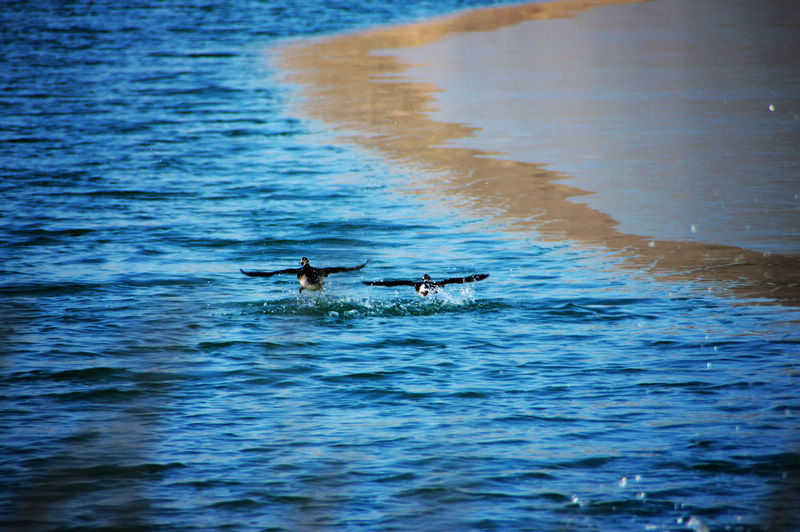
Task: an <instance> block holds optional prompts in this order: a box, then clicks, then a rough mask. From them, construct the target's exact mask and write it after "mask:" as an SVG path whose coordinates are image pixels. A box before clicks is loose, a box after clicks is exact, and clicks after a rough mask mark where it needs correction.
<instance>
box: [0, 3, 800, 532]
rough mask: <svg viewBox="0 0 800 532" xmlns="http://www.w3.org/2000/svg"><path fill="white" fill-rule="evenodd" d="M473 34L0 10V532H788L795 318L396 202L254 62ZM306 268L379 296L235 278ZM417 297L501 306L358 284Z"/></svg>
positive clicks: (379, 168)
mask: <svg viewBox="0 0 800 532" xmlns="http://www.w3.org/2000/svg"><path fill="white" fill-rule="evenodd" d="M479 4H482V3H480V2H475V3H463V2H441V1H437V2H435V3H425V2H416V3H413V2H412V3H411V4H407V3H404V4H403V6H402V7H400V6H395V5H394V3H391V2H385V3H380V2H368V1H364V2H350V3H347V4H342V5H341V6H338V7H331V6H327V7H326V6H313V5H310V4H305V3H297V4H296V5H294V4H288V5H287V4H278V3H270V2H255V1H246V0H242V1H239V0H233V1H227V2H194V3H191V4H187V3H186V2H157V3H156V2H148V1H141V2H133V3H130V4H125V5H123V4H119V3H116V2H86V3H83V2H73V3H69V4H64V3H60V2H52V3H48V2H36V3H30V2H18V3H15V2H6V3H5V4H4V5H3V8H2V9H1V10H0V17H2V20H0V24H2V26H3V28H4V31H3V32H2V34H0V39H2V40H0V42H1V43H2V44H1V45H0V46H2V53H3V57H4V68H3V69H0V79H2V87H3V89H2V92H0V107H2V109H3V116H4V118H3V127H2V129H0V139H2V142H0V164H1V165H2V173H3V179H2V181H1V182H0V191H2V198H3V202H2V204H1V205H0V217H1V218H0V220H2V223H1V224H0V246H2V262H0V268H2V277H1V278H0V294H1V295H0V346H2V347H0V390H2V393H1V394H0V426H2V430H0V478H2V479H3V480H2V484H1V485H2V487H1V488H0V526H2V528H4V529H7V530H65V529H82V530H85V529H98V528H112V529H141V530H222V529H225V530H237V531H238V530H317V529H319V530H470V529H475V530H525V529H527V530H556V529H557V530H705V529H710V530H723V529H726V530H766V529H768V527H770V526H772V528H769V529H770V530H775V529H777V530H781V529H790V526H791V523H796V522H797V515H796V513H793V512H794V511H795V509H796V506H797V500H798V498H797V497H798V494H799V490H798V481H797V479H798V475H799V474H800V470H799V469H798V464H800V453H798V451H797V435H798V434H797V429H798V412H799V411H800V400H799V399H798V394H797V390H798V363H797V361H798V354H800V331H799V330H798V326H797V319H798V314H797V310H796V309H795V308H792V307H790V306H778V305H772V304H770V303H771V302H770V301H768V300H761V301H755V302H756V303H762V304H761V305H754V304H752V303H754V301H753V300H747V301H745V300H741V299H737V298H733V297H731V296H730V295H729V294H728V293H727V290H726V287H725V286H724V285H713V286H711V285H705V284H703V285H700V284H693V283H690V282H686V281H681V282H675V283H663V282H658V283H656V282H654V281H653V280H652V279H651V278H649V277H647V276H645V275H637V274H636V273H635V272H631V271H630V270H621V269H618V268H616V267H615V261H617V260H620V259H619V258H618V257H616V256H615V255H611V254H608V253H605V252H603V251H602V250H598V249H592V248H584V247H581V246H576V245H574V243H572V242H552V241H549V242H543V241H540V240H538V239H537V238H536V235H535V234H532V233H530V234H529V233H525V232H519V231H517V232H510V231H505V230H504V227H503V226H498V225H496V224H495V223H494V222H492V221H491V220H487V219H484V218H481V217H480V216H476V215H474V214H473V213H471V212H469V210H467V209H461V210H459V209H458V208H457V206H456V207H454V206H453V205H451V204H448V205H447V206H446V207H444V206H441V205H440V204H439V203H438V202H437V201H436V199H435V198H433V199H431V198H429V197H424V196H422V195H420V194H412V193H398V191H400V192H402V191H403V185H404V183H405V182H406V181H407V180H408V177H409V176H408V173H407V172H408V171H409V170H408V169H404V168H395V167H393V166H392V165H390V164H388V163H387V162H385V161H382V160H380V159H378V158H377V156H376V155H375V154H372V153H365V152H363V151H360V150H358V149H356V148H353V147H349V146H345V145H340V144H339V143H338V142H334V140H333V138H332V137H330V136H329V133H328V130H327V129H326V128H327V126H326V125H324V124H319V123H313V122H309V121H305V120H301V119H298V118H296V117H293V116H292V115H291V114H290V113H288V112H287V109H288V108H289V102H290V101H291V99H292V97H293V94H292V92H291V88H290V87H286V86H282V85H280V84H279V83H278V82H277V79H278V78H279V74H278V73H277V72H275V71H274V70H273V68H272V67H271V66H270V64H269V62H268V61H266V60H265V57H266V59H268V58H269V50H270V49H271V48H272V47H273V46H275V45H277V44H279V43H281V42H283V40H284V39H286V38H297V37H304V36H309V35H319V34H322V33H331V32H337V31H345V30H354V29H358V28H363V27H367V26H372V25H375V24H383V23H390V22H398V21H408V20H410V19H412V18H418V17H427V16H432V15H436V14H441V13H444V12H447V11H451V10H454V9H457V8H462V7H468V6H470V5H479ZM301 256H308V257H309V258H310V259H311V261H312V263H314V264H316V265H318V266H348V265H355V264H359V263H361V262H362V261H364V260H366V259H370V263H369V264H368V265H367V267H366V268H364V269H363V270H361V271H359V272H354V273H345V274H340V275H336V276H331V277H330V278H329V281H328V288H327V290H326V291H325V292H322V293H317V294H306V293H303V294H299V293H298V284H297V282H296V280H295V279H294V278H293V277H292V276H280V277H274V278H271V279H251V278H246V277H244V276H242V275H241V274H240V273H239V268H245V269H279V268H289V267H295V265H296V264H297V261H298V259H299V258H300V257H301ZM426 272H427V273H430V274H431V275H432V276H434V277H452V276H456V275H462V274H468V273H478V272H485V273H489V274H490V275H491V276H490V278H489V279H488V280H486V281H483V282H480V283H475V284H474V285H465V286H452V287H448V288H447V290H446V291H445V292H444V293H442V294H440V295H438V296H437V297H435V298H431V299H427V300H422V299H419V298H417V297H416V296H415V295H414V294H413V291H412V290H411V289H410V288H406V289H405V290H401V289H399V288H398V289H394V288H381V287H369V286H364V285H362V284H361V283H360V281H362V280H374V279H380V278H404V277H407V278H414V277H417V276H420V275H422V274H423V273H426Z"/></svg>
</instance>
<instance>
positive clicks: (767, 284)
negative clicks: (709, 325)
mask: <svg viewBox="0 0 800 532" xmlns="http://www.w3.org/2000/svg"><path fill="white" fill-rule="evenodd" d="M639 1H640V0H620V1H613V0H564V1H559V2H552V3H546V4H535V3H529V4H521V5H512V6H503V7H488V8H481V9H475V10H469V11H464V12H459V13H456V14H455V15H449V16H445V17H439V18H435V19H431V20H427V21H422V22H418V23H412V24H404V25H399V26H390V27H380V28H377V29H373V30H366V31H361V32H357V33H350V34H340V35H334V36H327V37H322V38H318V39H314V40H312V41H310V42H309V41H302V42H294V43H291V44H289V45H287V46H284V47H282V48H281V49H279V50H277V64H278V65H279V66H280V68H281V69H282V70H283V71H284V72H285V73H286V78H287V80H288V81H289V82H291V83H293V84H296V85H299V87H300V93H301V95H302V96H303V101H302V102H300V103H299V104H298V111H299V112H300V113H301V114H303V115H307V116H308V117H310V118H312V119H315V120H319V121H322V122H325V123H328V124H331V125H333V128H334V131H337V132H338V133H340V134H342V136H343V139H344V140H345V141H346V142H351V143H354V144H357V145H360V146H363V147H365V148H367V149H369V150H371V151H376V152H378V153H380V154H382V155H383V156H384V157H385V158H386V159H388V160H389V161H391V162H394V163H397V164H402V165H413V166H414V167H415V168H419V169H422V170H424V171H423V173H422V174H421V175H419V178H418V180H416V181H415V182H412V183H409V189H421V188H425V189H428V190H435V191H436V192H437V194H439V195H441V196H456V197H458V198H459V199H460V200H462V201H461V202H462V203H466V204H467V205H468V207H467V208H468V209H469V210H472V211H476V212H490V213H492V216H493V217H495V218H497V219H500V220H502V221H503V222H504V223H506V224H508V227H507V228H508V230H521V231H535V232H536V233H537V234H538V235H539V236H540V238H542V239H543V240H549V241H556V240H565V239H566V240H571V241H573V242H575V243H577V244H581V245H587V246H589V247H593V248H597V247H601V248H604V249H606V250H609V251H612V252H613V253H615V254H617V255H619V256H620V257H621V258H624V259H625V260H624V261H623V262H622V266H623V267H627V268H632V269H637V270H644V271H648V272H650V273H651V274H653V275H654V277H656V278H663V279H668V280H687V281H703V282H713V283H720V282H722V283H724V284H725V289H726V290H727V291H729V292H731V293H733V294H735V295H738V296H742V297H747V298H771V299H775V300H776V301H778V302H780V303H783V304H788V305H793V306H800V257H797V256H793V255H778V254H768V253H762V252H756V251H751V250H746V249H743V248H738V247H734V246H726V245H716V244H706V243H699V242H681V241H665V240H657V241H656V240H654V239H652V238H650V237H648V236H643V235H633V234H627V233H622V232H620V231H618V230H617V225H618V223H617V221H616V220H614V219H613V218H612V217H611V216H610V215H608V214H606V213H603V212H600V211H598V210H595V209H593V208H591V207H588V206H587V205H585V204H582V203H579V202H577V201H575V200H576V198H579V197H580V196H582V195H586V194H588V192H586V191H583V190H580V189H578V188H575V187H572V186H569V185H566V184H563V182H562V180H563V179H564V178H565V177H567V176H566V175H565V174H564V173H561V172H555V171H552V170H546V169H545V168H544V166H543V165H540V164H535V163H529V162H518V161H512V160H508V159H502V158H498V157H497V155H498V154H495V153H491V152H488V151H483V150H480V149H469V148H457V147H448V143H450V142H451V141H453V140H456V139H460V138H466V137H470V136H472V135H473V133H474V132H475V131H476V130H477V128H475V127H471V126H466V125H464V124H459V123H443V122H437V121H434V120H433V119H431V118H430V112H431V111H433V110H434V98H433V94H434V93H435V92H437V91H440V90H441V89H440V88H439V87H437V86H435V85H433V84H430V83H416V82H411V81H407V80H406V78H405V77H404V75H405V73H406V71H407V70H408V68H409V67H410V66H411V65H408V64H405V63H403V61H402V60H400V59H399V58H398V57H396V56H395V55H390V54H381V53H380V50H391V49H399V48H407V47H417V46H423V45H425V44H429V43H432V42H435V41H437V40H440V39H442V38H444V37H446V36H447V35H450V34H453V33H469V32H486V31H492V30H494V29H498V28H503V27H507V26H511V25H514V24H517V23H520V22H524V21H528V20H538V19H553V18H564V17H570V16H574V15H576V14H578V13H579V12H581V11H584V10H587V9H592V8H594V7H598V6H604V5H617V4H629V3H639Z"/></svg>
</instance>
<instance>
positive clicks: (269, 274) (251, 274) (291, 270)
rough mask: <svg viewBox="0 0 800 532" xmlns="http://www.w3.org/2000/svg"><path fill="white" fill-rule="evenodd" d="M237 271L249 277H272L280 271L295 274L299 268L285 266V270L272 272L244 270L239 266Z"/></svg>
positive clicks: (280, 271)
mask: <svg viewBox="0 0 800 532" xmlns="http://www.w3.org/2000/svg"><path fill="white" fill-rule="evenodd" d="M239 271H240V272H242V273H243V274H245V275H247V276H249V277H272V276H273V275H278V274H281V273H291V274H294V275H297V274H298V273H299V272H300V268H287V269H285V270H276V271H274V272H258V271H256V272H246V271H244V270H243V269H241V268H239Z"/></svg>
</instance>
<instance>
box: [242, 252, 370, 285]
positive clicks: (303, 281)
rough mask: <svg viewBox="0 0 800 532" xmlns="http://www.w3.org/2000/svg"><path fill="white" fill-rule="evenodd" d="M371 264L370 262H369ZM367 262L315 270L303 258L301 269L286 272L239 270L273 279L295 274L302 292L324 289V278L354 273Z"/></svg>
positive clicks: (251, 275)
mask: <svg viewBox="0 0 800 532" xmlns="http://www.w3.org/2000/svg"><path fill="white" fill-rule="evenodd" d="M367 262H369V261H367ZM367 262H365V263H364V264H360V265H358V266H342V267H333V268H315V267H313V266H311V265H310V264H309V263H308V259H307V258H306V257H303V258H302V259H300V267H299V268H286V269H285V270H275V271H272V272H262V271H250V272H246V271H244V270H242V269H239V271H240V272H242V273H243V274H245V275H247V276H249V277H272V276H273V275H281V274H293V275H296V276H297V280H298V282H299V283H300V292H302V291H303V289H304V288H305V289H306V290H320V289H322V284H323V283H322V278H323V277H327V276H328V275H330V274H332V273H342V272H353V271H356V270H360V269H361V268H363V267H364V266H366V265H367Z"/></svg>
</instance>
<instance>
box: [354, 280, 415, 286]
mask: <svg viewBox="0 0 800 532" xmlns="http://www.w3.org/2000/svg"><path fill="white" fill-rule="evenodd" d="M361 282H362V283H364V284H368V285H372V286H414V285H415V284H416V282H415V281H402V280H394V281H361Z"/></svg>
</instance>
